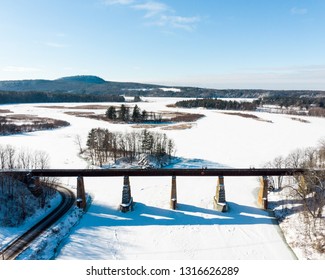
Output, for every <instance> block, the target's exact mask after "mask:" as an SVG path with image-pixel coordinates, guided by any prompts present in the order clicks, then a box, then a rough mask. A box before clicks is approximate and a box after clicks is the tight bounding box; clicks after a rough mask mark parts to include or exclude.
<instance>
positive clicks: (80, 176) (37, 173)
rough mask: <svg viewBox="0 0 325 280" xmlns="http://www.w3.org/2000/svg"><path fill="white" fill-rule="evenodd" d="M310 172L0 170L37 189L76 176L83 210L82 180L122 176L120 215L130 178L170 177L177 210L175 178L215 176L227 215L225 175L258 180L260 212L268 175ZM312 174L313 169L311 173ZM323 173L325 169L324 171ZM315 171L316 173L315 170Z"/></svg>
mask: <svg viewBox="0 0 325 280" xmlns="http://www.w3.org/2000/svg"><path fill="white" fill-rule="evenodd" d="M307 171H310V170H308V169H301V168H300V169H299V168H281V169H278V168H248V169H240V168H239V169H238V168H231V169H223V168H222V169H211V168H202V169H33V170H21V171H19V170H15V171H2V172H1V173H6V174H7V175H11V176H15V177H16V176H18V177H20V178H25V179H26V181H27V182H29V183H31V182H32V184H34V185H35V186H36V189H37V187H38V186H39V184H40V180H39V178H40V177H77V200H76V201H77V202H76V203H77V205H78V207H80V208H83V209H85V208H86V206H87V205H86V192H85V184H84V177H123V190H122V201H121V204H120V210H121V211H122V212H127V211H131V210H132V209H133V198H132V195H131V185H130V177H132V176H137V177H139V176H143V177H146V176H157V177H158V176H169V177H171V192H170V193H171V194H170V208H171V209H174V210H175V209H176V208H177V187H176V177H177V176H194V177H203V176H214V177H217V178H218V180H217V185H216V192H215V196H214V197H213V200H214V208H215V209H216V210H217V211H221V212H226V211H227V210H228V206H227V201H226V191H225V177H227V176H253V177H260V188H259V193H258V198H257V202H258V204H259V206H260V207H261V208H263V209H267V207H268V197H267V194H268V187H269V180H268V177H269V176H301V177H303V175H304V173H306V172H307ZM313 171H315V170H313ZM323 171H324V170H323ZM315 172H318V171H317V170H316V171H315Z"/></svg>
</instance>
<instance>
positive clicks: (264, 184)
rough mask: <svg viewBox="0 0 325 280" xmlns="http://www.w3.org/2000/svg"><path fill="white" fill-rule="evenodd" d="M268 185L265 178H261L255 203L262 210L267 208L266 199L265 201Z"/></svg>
mask: <svg viewBox="0 0 325 280" xmlns="http://www.w3.org/2000/svg"><path fill="white" fill-rule="evenodd" d="M268 185H269V181H268V178H267V176H263V177H261V178H260V189H259V192H258V198H257V203H258V205H259V206H260V207H261V208H263V209H264V210H266V209H267V207H268V199H267V192H268Z"/></svg>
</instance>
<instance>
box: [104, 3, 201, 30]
mask: <svg viewBox="0 0 325 280" xmlns="http://www.w3.org/2000/svg"><path fill="white" fill-rule="evenodd" d="M102 1H103V3H104V4H106V5H117V4H119V5H125V6H127V7H128V8H132V9H133V10H137V11H142V12H144V16H143V17H144V18H145V19H146V20H147V24H148V25H156V26H161V27H168V28H172V29H183V30H186V31H192V30H194V29H195V27H196V24H197V23H198V22H199V21H200V18H199V17H197V16H193V17H184V16H180V15H178V14H177V13H176V11H175V10H173V9H172V8H171V7H170V6H168V5H167V4H165V3H163V2H160V1H154V0H149V1H144V2H143V1H142V2H140V1H137V0H102Z"/></svg>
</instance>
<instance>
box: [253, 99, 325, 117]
mask: <svg viewBox="0 0 325 280" xmlns="http://www.w3.org/2000/svg"><path fill="white" fill-rule="evenodd" d="M258 102H259V104H260V106H261V105H264V104H265V105H277V106H279V107H281V108H286V109H290V108H291V110H289V112H290V113H292V114H297V113H298V112H297V110H296V109H295V108H299V109H300V110H302V109H304V110H306V114H307V115H309V116H317V117H325V97H324V96H315V97H310V96H301V97H290V96H267V97H263V98H259V101H258Z"/></svg>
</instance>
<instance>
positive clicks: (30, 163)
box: [0, 145, 56, 226]
mask: <svg viewBox="0 0 325 280" xmlns="http://www.w3.org/2000/svg"><path fill="white" fill-rule="evenodd" d="M0 167H1V169H2V170H6V169H33V168H48V167H49V155H48V154H47V153H46V152H43V151H29V150H24V149H21V150H17V149H15V148H14V147H12V146H10V145H7V146H1V145H0ZM22 181H23V180H22V179H21V180H19V178H13V177H10V176H6V175H0V225H1V226H19V225H20V224H22V223H23V222H24V220H25V219H26V218H28V217H30V216H32V215H33V214H34V213H35V212H36V211H37V209H40V208H44V207H46V205H48V203H49V201H50V199H51V198H52V197H53V195H54V194H55V193H56V192H55V190H54V189H53V188H50V187H47V186H46V185H47V184H48V183H49V182H44V181H42V192H40V195H38V196H35V195H33V194H32V192H31V191H30V189H28V186H27V185H26V184H24V183H23V182H22Z"/></svg>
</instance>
